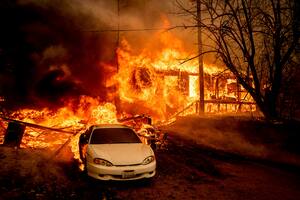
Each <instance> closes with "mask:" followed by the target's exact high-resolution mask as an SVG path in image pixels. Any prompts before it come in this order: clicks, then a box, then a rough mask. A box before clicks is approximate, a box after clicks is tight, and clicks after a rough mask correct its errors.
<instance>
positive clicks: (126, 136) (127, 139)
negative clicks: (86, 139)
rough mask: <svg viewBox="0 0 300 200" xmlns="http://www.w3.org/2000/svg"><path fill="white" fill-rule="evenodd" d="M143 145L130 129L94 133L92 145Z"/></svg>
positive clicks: (108, 129)
mask: <svg viewBox="0 0 300 200" xmlns="http://www.w3.org/2000/svg"><path fill="white" fill-rule="evenodd" d="M118 143H141V140H140V139H139V137H138V136H137V135H136V134H135V133H134V131H133V130H131V129H129V128H100V129H95V130H94V131H93V133H92V137H91V140H90V144H118Z"/></svg>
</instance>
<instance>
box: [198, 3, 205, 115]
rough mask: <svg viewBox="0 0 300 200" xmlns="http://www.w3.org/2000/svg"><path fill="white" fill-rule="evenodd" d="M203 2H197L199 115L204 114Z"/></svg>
mask: <svg viewBox="0 0 300 200" xmlns="http://www.w3.org/2000/svg"><path fill="white" fill-rule="evenodd" d="M200 1H201V0H197V26H198V54H199V58H198V62H199V110H198V112H199V114H202V113H204V76H203V56H202V34H201V2H200Z"/></svg>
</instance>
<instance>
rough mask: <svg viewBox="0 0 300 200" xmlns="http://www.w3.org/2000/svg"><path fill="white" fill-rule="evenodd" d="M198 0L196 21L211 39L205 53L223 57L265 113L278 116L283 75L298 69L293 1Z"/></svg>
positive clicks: (179, 3) (192, 9)
mask: <svg viewBox="0 0 300 200" xmlns="http://www.w3.org/2000/svg"><path fill="white" fill-rule="evenodd" d="M200 1H201V6H202V7H201V8H202V16H203V18H202V20H201V22H200V23H199V24H200V25H201V28H202V30H203V33H204V34H205V35H206V37H208V38H209V40H210V44H209V46H210V47H209V49H207V50H206V51H204V52H203V53H208V52H209V53H211V52H214V53H215V55H216V56H217V58H220V59H221V60H222V62H223V63H224V64H225V66H226V67H227V68H228V69H229V70H230V71H231V72H232V73H233V74H234V75H235V76H236V77H237V79H238V81H239V82H240V84H242V86H243V87H244V88H245V89H246V90H247V91H248V92H249V93H250V94H251V96H252V97H253V99H254V100H255V102H256V103H257V105H258V107H259V108H260V110H261V111H262V113H263V114H264V115H265V117H267V118H269V119H270V118H271V119H272V118H276V117H278V108H279V106H278V105H279V99H280V98H279V96H280V93H281V91H282V86H283V85H284V84H286V83H287V82H285V80H286V79H285V77H286V76H287V75H288V74H289V76H291V75H290V74H293V71H294V70H296V68H295V67H294V66H295V64H294V63H293V62H294V58H295V49H296V47H297V45H298V43H299V19H297V16H298V15H297V14H296V13H295V12H296V1H294V0H263V1H262V0H200ZM194 2H195V1H194ZM198 3H199V2H198ZM177 4H178V5H179V6H180V7H181V9H182V10H184V11H185V12H187V13H189V14H191V15H192V16H194V18H195V20H197V16H196V13H195V9H194V8H195V7H191V8H190V9H189V8H186V7H184V6H183V4H182V1H180V0H177ZM206 46H207V45H206ZM288 79H290V78H288Z"/></svg>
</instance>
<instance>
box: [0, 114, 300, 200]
mask: <svg viewBox="0 0 300 200" xmlns="http://www.w3.org/2000/svg"><path fill="white" fill-rule="evenodd" d="M298 127H299V126H298V124H297V123H296V124H288V125H285V124H282V123H275V124H274V123H273V124H268V123H265V122H263V121H261V120H257V119H252V118H249V117H232V116H230V117H224V116H222V117H216V116H214V117H209V116H208V117H207V116H206V117H195V116H191V117H184V118H181V119H178V120H177V121H176V122H175V123H173V124H171V125H168V126H164V127H161V128H162V130H163V131H164V132H166V133H168V146H167V149H158V150H157V151H156V157H157V163H158V168H157V175H156V176H155V177H154V178H153V179H151V180H141V181H129V182H101V181H98V180H94V179H92V178H89V177H87V176H86V175H85V174H84V173H82V172H81V171H80V170H79V168H78V163H77V161H76V160H74V159H73V155H72V153H71V152H70V150H69V149H67V148H66V150H65V151H62V152H61V153H60V154H59V155H56V156H55V155H54V151H50V150H46V149H43V150H37V149H13V148H9V147H3V146H1V147H0V162H1V168H0V193H1V195H0V199H228V200H229V199H230V200H235V199H259V200H260V199H261V200H263V199H272V200H273V199H291V200H292V199H299V197H300V191H299V188H300V156H299V152H300V151H299V147H298V146H299V145H298V144H299V136H298V135H297V132H298V130H297V128H298Z"/></svg>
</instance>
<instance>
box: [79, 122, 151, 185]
mask: <svg viewBox="0 0 300 200" xmlns="http://www.w3.org/2000/svg"><path fill="white" fill-rule="evenodd" d="M79 151H80V158H81V160H82V161H83V163H84V165H85V170H86V172H87V174H88V175H89V176H91V177H93V178H96V179H100V180H135V179H141V178H151V177H153V176H154V175H155V173H156V160H155V155H154V152H153V150H152V149H151V147H150V146H148V145H146V144H143V143H142V142H141V140H140V139H139V137H138V136H137V134H136V133H135V132H134V130H133V129H131V128H129V127H127V126H124V125H115V124H110V125H99V126H91V127H90V128H89V129H88V130H87V131H85V132H84V133H83V134H82V135H81V136H80V139H79Z"/></svg>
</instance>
